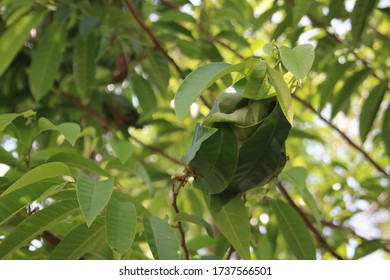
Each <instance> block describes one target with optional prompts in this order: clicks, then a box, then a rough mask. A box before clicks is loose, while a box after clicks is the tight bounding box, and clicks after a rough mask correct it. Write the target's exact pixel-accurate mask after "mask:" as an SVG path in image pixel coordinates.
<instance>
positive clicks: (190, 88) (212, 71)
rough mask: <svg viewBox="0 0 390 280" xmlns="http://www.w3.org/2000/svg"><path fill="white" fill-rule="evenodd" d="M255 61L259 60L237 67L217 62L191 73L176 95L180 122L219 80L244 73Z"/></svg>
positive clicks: (176, 106)
mask: <svg viewBox="0 0 390 280" xmlns="http://www.w3.org/2000/svg"><path fill="white" fill-rule="evenodd" d="M255 61H257V60H256V59H249V60H247V61H246V62H243V63H239V64H235V65H231V64H228V63H224V62H215V63H210V64H207V65H203V66H201V67H199V68H198V69H196V70H195V71H193V72H192V73H190V74H189V75H188V76H187V77H186V78H185V79H184V81H183V82H182V83H181V85H180V87H179V89H178V90H177V93H176V95H175V112H176V115H177V117H178V118H179V120H180V121H183V119H184V117H185V116H186V115H187V113H188V110H189V109H190V106H191V104H192V103H193V102H194V101H195V99H196V98H198V97H199V96H200V95H201V93H202V92H203V91H204V90H206V89H207V88H208V87H210V86H211V85H212V84H213V83H215V82H216V81H217V80H218V79H219V78H222V77H223V76H225V75H227V74H229V73H231V72H244V71H245V69H246V67H247V66H248V65H250V66H252V65H251V64H252V63H254V62H255Z"/></svg>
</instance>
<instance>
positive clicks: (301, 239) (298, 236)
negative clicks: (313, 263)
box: [272, 200, 316, 260]
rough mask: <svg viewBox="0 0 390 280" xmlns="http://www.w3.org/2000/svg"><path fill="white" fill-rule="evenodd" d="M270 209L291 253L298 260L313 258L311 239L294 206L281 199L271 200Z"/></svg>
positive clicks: (314, 257)
mask: <svg viewBox="0 0 390 280" xmlns="http://www.w3.org/2000/svg"><path fill="white" fill-rule="evenodd" d="M272 209H273V210H274V213H275V216H276V219H277V221H278V226H279V230H280V232H281V233H282V236H283V238H284V240H285V241H286V243H287V247H288V248H289V250H290V251H291V253H292V254H294V255H295V257H296V258H297V259H299V260H315V259H316V254H315V253H316V252H315V247H314V244H313V239H312V237H311V236H310V233H309V231H308V230H307V228H306V226H305V224H304V223H303V221H302V220H301V218H300V217H299V216H298V214H297V213H296V212H295V210H294V208H292V207H291V206H290V205H288V204H287V203H285V202H283V201H281V200H273V201H272Z"/></svg>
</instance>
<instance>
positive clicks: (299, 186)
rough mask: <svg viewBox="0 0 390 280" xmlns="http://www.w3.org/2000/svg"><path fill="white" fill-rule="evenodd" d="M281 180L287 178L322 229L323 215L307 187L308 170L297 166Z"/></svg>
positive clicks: (285, 173) (284, 174)
mask: <svg viewBox="0 0 390 280" xmlns="http://www.w3.org/2000/svg"><path fill="white" fill-rule="evenodd" d="M281 178H286V179H287V180H288V181H289V182H290V183H291V184H292V185H293V186H294V188H295V189H296V190H297V192H298V193H299V195H300V196H301V197H302V199H303V201H304V202H305V203H306V205H307V206H308V207H309V209H310V210H311V214H312V215H313V217H314V220H315V221H316V224H317V227H318V228H319V229H320V228H321V227H322V226H321V215H320V210H319V209H318V206H317V203H316V201H315V199H314V197H313V196H312V195H311V193H310V192H309V191H308V189H307V188H306V187H305V184H306V183H305V182H306V178H307V170H306V169H305V168H303V167H300V166H297V167H293V168H290V169H289V170H287V171H285V172H283V173H282V174H281Z"/></svg>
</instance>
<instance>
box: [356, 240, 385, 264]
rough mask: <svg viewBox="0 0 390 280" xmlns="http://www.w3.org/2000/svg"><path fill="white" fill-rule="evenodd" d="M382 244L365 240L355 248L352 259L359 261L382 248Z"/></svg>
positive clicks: (377, 241)
mask: <svg viewBox="0 0 390 280" xmlns="http://www.w3.org/2000/svg"><path fill="white" fill-rule="evenodd" d="M383 246H384V245H383V244H382V242H381V241H380V240H377V239H373V240H365V241H363V242H362V243H361V244H359V246H358V247H357V248H356V251H355V255H354V257H353V259H355V260H358V259H361V258H363V257H365V256H367V255H369V254H371V253H373V252H375V251H377V250H379V249H382V248H383Z"/></svg>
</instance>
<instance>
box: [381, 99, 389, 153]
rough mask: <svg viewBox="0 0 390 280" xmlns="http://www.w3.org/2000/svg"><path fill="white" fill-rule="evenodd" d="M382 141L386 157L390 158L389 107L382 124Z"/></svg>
mask: <svg viewBox="0 0 390 280" xmlns="http://www.w3.org/2000/svg"><path fill="white" fill-rule="evenodd" d="M382 139H383V142H384V144H385V147H386V151H387V155H388V156H389V157H390V105H388V106H387V109H386V112H385V115H384V116H383V122H382Z"/></svg>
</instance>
